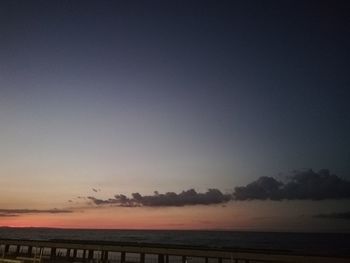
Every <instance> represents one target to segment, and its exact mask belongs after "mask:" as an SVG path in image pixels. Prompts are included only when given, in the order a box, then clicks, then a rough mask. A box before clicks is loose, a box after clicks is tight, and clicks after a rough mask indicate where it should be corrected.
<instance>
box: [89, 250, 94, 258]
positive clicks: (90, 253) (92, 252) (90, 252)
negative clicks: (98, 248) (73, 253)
mask: <svg viewBox="0 0 350 263" xmlns="http://www.w3.org/2000/svg"><path fill="white" fill-rule="evenodd" d="M93 258H94V251H93V250H92V249H90V250H89V254H88V259H89V260H91V259H93Z"/></svg>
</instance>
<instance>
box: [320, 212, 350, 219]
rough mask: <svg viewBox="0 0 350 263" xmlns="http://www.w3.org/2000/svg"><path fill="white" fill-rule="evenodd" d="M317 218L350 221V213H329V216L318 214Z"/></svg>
mask: <svg viewBox="0 0 350 263" xmlns="http://www.w3.org/2000/svg"><path fill="white" fill-rule="evenodd" d="M314 217H316V218H324V219H346V220H350V211H348V212H339V213H328V214H318V215H315V216H314Z"/></svg>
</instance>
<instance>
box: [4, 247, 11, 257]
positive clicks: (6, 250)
mask: <svg viewBox="0 0 350 263" xmlns="http://www.w3.org/2000/svg"><path fill="white" fill-rule="evenodd" d="M9 250H10V245H5V250H4V255H6V254H8V253H9Z"/></svg>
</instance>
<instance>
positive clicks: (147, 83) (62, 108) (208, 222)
mask: <svg viewBox="0 0 350 263" xmlns="http://www.w3.org/2000/svg"><path fill="white" fill-rule="evenodd" d="M241 2H242V3H232V1H188V0H187V1H66V0H63V1H24V0H23V1H16V0H12V1H1V3H0V160H1V163H0V225H9V226H56V227H95V228H171V229H173V228H175V229H177V228H181V229H193V228H194V229H203V228H204V229H216V228H221V229H243V230H283V231H304V230H308V231H350V226H349V220H346V219H328V218H326V219H325V218H315V217H313V216H314V215H317V214H323V213H325V214H327V213H338V212H347V211H348V210H349V207H350V202H349V200H348V199H345V200H343V199H342V200H338V199H337V200H321V201H310V200H294V201H293V200H288V201H286V200H284V201H269V200H266V201H261V200H255V201H254V200H253V201H232V202H228V203H226V204H224V205H221V204H219V205H196V206H184V207H157V208H153V207H113V206H102V207H99V206H96V205H94V204H91V203H90V204H89V203H87V199H86V197H88V196H95V197H96V198H101V199H108V198H112V197H113V196H114V195H115V194H125V195H128V196H129V195H130V194H131V193H134V192H139V193H142V194H145V195H152V193H153V191H155V190H157V191H159V192H160V193H165V192H169V191H173V192H176V193H180V192H181V191H183V190H188V189H191V188H194V189H195V190H196V191H198V192H205V191H206V190H207V189H208V188H216V189H220V190H221V191H222V192H223V193H229V192H232V191H233V189H234V188H235V187H236V186H242V185H246V184H248V183H250V182H252V181H254V180H256V179H257V178H259V177H261V176H273V177H275V178H278V179H281V180H283V178H285V177H286V176H288V175H289V174H290V173H291V172H292V171H294V170H305V169H309V168H312V169H314V170H315V171H317V170H319V169H322V168H327V169H329V170H330V171H331V173H334V174H336V175H337V176H339V177H341V178H343V179H345V180H350V136H349V134H350V103H349V101H350V74H349V72H350V63H349V59H350V52H349V51H348V49H349V47H350V37H349V35H350V31H349V28H350V20H349V17H348V14H349V12H350V8H349V4H347V3H346V2H341V1H337V2H336V3H333V1H307V3H305V1H282V2H283V3H282V2H281V1H264V2H261V1H241ZM243 2H244V3H243ZM93 188H94V189H95V190H96V189H98V191H93ZM78 197H79V198H78ZM68 200H70V201H68ZM55 208H57V209H63V210H65V209H67V210H69V211H71V210H72V211H73V212H71V213H64V212H62V213H59V212H58V211H56V212H57V213H56V212H54V213H53V212H52V211H51V209H55ZM1 209H2V210H1ZM16 209H35V211H24V212H23V211H22V212H20V213H17V212H18V211H17V212H16ZM1 211H3V212H1ZM50 211H51V212H50Z"/></svg>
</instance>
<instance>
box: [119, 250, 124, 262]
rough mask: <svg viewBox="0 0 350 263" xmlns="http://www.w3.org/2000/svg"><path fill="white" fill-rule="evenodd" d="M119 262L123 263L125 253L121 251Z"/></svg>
mask: <svg viewBox="0 0 350 263" xmlns="http://www.w3.org/2000/svg"><path fill="white" fill-rule="evenodd" d="M120 262H121V263H125V252H124V251H122V252H121V253H120Z"/></svg>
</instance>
